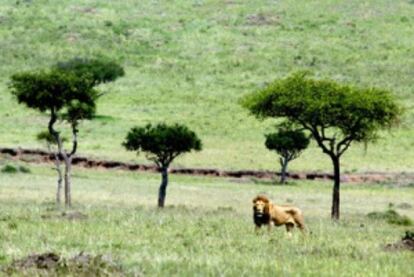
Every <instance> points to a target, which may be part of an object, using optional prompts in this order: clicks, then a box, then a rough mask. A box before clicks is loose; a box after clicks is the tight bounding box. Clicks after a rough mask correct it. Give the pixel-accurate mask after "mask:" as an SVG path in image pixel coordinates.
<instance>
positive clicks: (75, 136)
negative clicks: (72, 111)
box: [69, 121, 79, 157]
mask: <svg viewBox="0 0 414 277" xmlns="http://www.w3.org/2000/svg"><path fill="white" fill-rule="evenodd" d="M71 125H72V151H71V152H70V154H69V157H71V156H72V155H74V154H75V153H76V150H77V149H78V132H79V130H78V128H77V122H76V121H75V122H73V123H72V124H71Z"/></svg>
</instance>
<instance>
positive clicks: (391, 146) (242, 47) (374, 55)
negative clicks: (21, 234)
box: [0, 0, 414, 171]
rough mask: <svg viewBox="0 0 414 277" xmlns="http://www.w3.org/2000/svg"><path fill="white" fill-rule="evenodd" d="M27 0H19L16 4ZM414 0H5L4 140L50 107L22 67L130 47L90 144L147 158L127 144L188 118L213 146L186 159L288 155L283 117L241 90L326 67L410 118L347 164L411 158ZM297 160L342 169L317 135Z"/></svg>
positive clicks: (104, 153) (86, 136)
mask: <svg viewBox="0 0 414 277" xmlns="http://www.w3.org/2000/svg"><path fill="white" fill-rule="evenodd" d="M17 3H18V4H17ZM412 14H414V4H413V3H412V1H411V2H410V1H408V0H404V1H403V0H401V1H394V0H375V1H374V0H370V1H357V0H350V1H339V0H335V1H322V0H319V1H306V0H286V1H259V0H253V1H222V0H204V1H203V0H198V1H185V0H180V1H172V2H171V1H162V2H159V1H93V0H77V1H58V2H56V1H48V0H39V1H15V0H4V1H1V3H0V36H1V40H0V49H1V52H2V55H1V56H0V63H1V64H2V66H1V68H0V120H1V122H2V124H1V125H0V133H1V136H0V145H3V146H24V147H40V146H41V145H40V144H38V143H37V142H36V140H35V135H36V134H37V133H38V132H39V131H41V130H44V129H45V127H46V123H47V119H46V117H43V116H41V115H40V114H38V113H37V112H35V111H30V110H28V109H27V108H25V107H23V106H19V105H18V104H17V103H16V101H15V100H14V99H12V97H11V96H10V93H9V91H8V89H7V82H8V80H9V77H10V75H11V74H13V73H16V72H19V71H22V70H29V69H30V70H31V69H40V68H46V67H48V66H50V65H52V64H54V63H55V62H56V61H57V60H65V59H68V58H72V57H74V56H93V55H105V56H110V57H112V58H114V59H116V60H119V61H120V62H121V63H122V64H123V65H124V66H125V69H126V73H127V75H126V76H125V77H124V78H122V79H120V80H118V81H116V82H115V83H113V84H110V85H105V86H102V87H101V89H102V90H104V91H110V92H111V93H110V94H108V95H106V96H105V97H103V98H102V99H101V100H100V102H99V104H98V112H99V115H100V116H99V118H97V119H96V120H94V121H92V122H86V123H84V124H82V126H81V131H80V148H79V152H80V153H81V154H85V155H95V156H99V157H103V158H111V159H119V160H138V161H140V162H143V161H145V158H144V157H139V158H136V156H135V155H134V154H133V153H127V152H126V151H125V150H124V149H122V147H121V142H122V141H123V139H124V137H125V135H126V133H127V131H128V130H129V129H130V128H131V127H132V126H134V125H137V124H145V123H148V122H161V121H166V122H180V123H184V124H186V125H188V126H189V127H190V128H191V129H193V130H195V131H196V132H197V133H198V134H199V136H200V137H201V138H202V139H203V142H204V150H203V151H202V152H201V153H195V154H189V155H186V156H184V157H182V158H179V159H178V160H177V161H176V163H175V164H176V166H192V167H219V168H228V169H229V168H236V169H241V168H252V169H277V168H278V166H277V159H276V157H275V155H274V154H272V153H270V152H269V151H267V150H266V149H265V147H264V136H263V134H264V133H265V132H268V131H270V130H272V126H273V124H274V122H272V121H271V120H270V121H265V122H259V121H257V120H256V119H255V118H253V117H251V116H249V115H248V113H247V112H246V111H245V110H243V109H242V108H241V107H240V105H239V104H238V101H239V98H240V97H241V96H242V95H244V94H246V93H248V92H251V91H254V90H256V89H258V88H260V87H262V86H263V85H264V84H265V83H266V82H269V81H271V80H272V79H274V78H277V77H282V76H285V75H286V74H288V73H289V72H291V71H293V70H298V69H307V70H311V71H313V72H314V74H315V75H316V76H321V77H325V78H333V79H335V80H337V81H341V82H347V83H354V84H357V85H361V86H378V87H383V88H387V89H391V90H392V91H394V92H395V94H396V96H397V97H398V98H399V99H401V101H400V102H401V104H402V105H404V107H405V108H406V110H407V113H406V115H405V117H404V119H403V121H402V123H401V126H400V127H401V128H400V129H398V130H396V131H394V132H393V133H392V134H393V135H389V134H388V133H384V134H383V135H384V137H386V138H385V139H383V140H380V141H379V143H378V144H377V145H373V146H370V147H369V148H368V153H366V154H365V151H364V146H353V147H351V149H350V150H349V151H348V153H347V154H346V155H345V156H344V159H343V163H342V164H343V168H344V171H412V166H411V165H412V164H413V163H414V151H409V149H412V147H413V146H414V142H413V140H412V137H413V136H414V129H413V123H414V113H413V112H412V107H413V103H414V94H413V89H412V75H413V68H414V52H413V51H412V45H413V37H414V28H413V24H414V20H413V18H412ZM291 169H292V170H324V171H327V170H331V165H330V161H329V158H328V157H327V156H325V155H324V154H322V152H321V151H320V150H319V149H318V148H317V147H316V146H315V145H314V144H313V145H312V147H311V148H310V149H309V150H307V151H306V152H305V153H304V154H303V157H302V158H300V159H299V160H297V161H294V162H293V163H292V165H291Z"/></svg>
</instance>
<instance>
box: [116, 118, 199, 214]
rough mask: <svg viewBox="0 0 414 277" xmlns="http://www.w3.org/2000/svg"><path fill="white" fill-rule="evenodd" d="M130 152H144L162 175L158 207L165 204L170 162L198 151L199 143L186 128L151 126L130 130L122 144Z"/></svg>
mask: <svg viewBox="0 0 414 277" xmlns="http://www.w3.org/2000/svg"><path fill="white" fill-rule="evenodd" d="M123 146H124V147H125V148H126V149H127V150H130V151H137V152H138V154H139V152H144V153H145V154H146V156H147V158H148V160H150V161H153V162H154V163H155V164H156V165H157V167H158V169H159V171H161V174H162V181H161V185H160V188H159V191H158V207H160V208H162V207H164V204H165V196H166V193H167V185H168V168H169V166H170V164H171V162H172V161H173V160H174V159H175V158H176V157H178V156H179V155H181V154H184V153H186V152H190V151H192V150H195V151H200V150H201V148H202V145H201V141H200V139H199V138H198V137H197V135H196V134H195V133H194V132H193V131H191V130H189V129H188V128H187V127H186V126H183V125H179V124H175V125H172V126H168V125H166V124H158V125H155V126H152V125H151V124H148V125H146V126H145V127H135V128H132V129H131V130H130V131H129V132H128V134H127V136H126V139H125V141H124V143H123Z"/></svg>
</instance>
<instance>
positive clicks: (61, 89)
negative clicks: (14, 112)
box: [10, 70, 97, 207]
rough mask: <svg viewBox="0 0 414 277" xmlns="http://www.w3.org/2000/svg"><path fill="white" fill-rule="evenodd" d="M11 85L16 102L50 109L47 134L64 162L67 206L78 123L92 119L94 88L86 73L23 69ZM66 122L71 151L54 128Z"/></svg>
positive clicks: (67, 204)
mask: <svg viewBox="0 0 414 277" xmlns="http://www.w3.org/2000/svg"><path fill="white" fill-rule="evenodd" d="M10 88H11V91H12V94H13V95H14V96H16V98H17V100H18V102H19V103H24V104H26V105H27V106H28V107H29V108H33V109H36V110H39V111H41V112H49V124H48V131H49V134H50V135H51V136H52V137H53V138H54V139H55V142H56V144H57V149H58V153H59V155H60V156H61V157H63V161H64V163H65V172H64V183H65V204H66V206H68V207H70V206H71V203H72V200H71V166H72V159H73V155H74V154H75V153H76V151H77V147H78V139H77V137H78V132H79V130H78V125H79V122H80V121H81V120H83V119H91V118H92V117H93V115H94V113H95V100H96V98H97V91H96V90H94V89H93V82H92V81H91V80H90V79H88V78H87V77H86V76H77V75H75V74H73V73H68V72H62V71H58V70H51V71H39V72H25V73H19V74H15V75H13V76H12V77H11V84H10ZM59 119H60V120H64V121H66V122H67V123H69V126H70V127H71V131H72V147H71V150H70V151H66V150H65V149H64V148H63V141H62V138H61V136H60V132H58V131H56V130H55V123H56V122H57V121H58V120H59Z"/></svg>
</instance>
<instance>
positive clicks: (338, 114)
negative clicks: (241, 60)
mask: <svg viewBox="0 0 414 277" xmlns="http://www.w3.org/2000/svg"><path fill="white" fill-rule="evenodd" d="M243 105H244V107H246V108H247V109H249V110H250V112H251V113H253V114H254V115H256V116H257V117H259V118H266V117H273V118H284V119H285V120H287V122H288V123H289V124H292V125H297V126H300V127H301V128H303V129H305V130H308V131H309V132H310V133H311V134H312V137H313V138H314V139H315V141H316V142H317V144H318V146H319V147H320V148H321V149H322V151H323V153H325V154H327V155H328V156H329V157H330V158H331V160H332V164H333V168H334V186H333V194H332V195H333V197H332V210H331V216H332V218H333V219H336V220H338V219H339V204H340V194H339V191H340V180H341V179H340V158H341V156H342V155H343V154H344V153H345V151H346V150H347V149H348V148H349V147H350V145H351V143H352V142H354V141H355V142H365V143H367V142H370V141H374V140H375V139H376V138H377V134H378V131H379V130H381V129H383V128H389V127H392V126H394V125H395V124H396V123H397V122H398V119H399V117H400V114H401V108H400V107H399V105H398V104H397V103H396V101H395V99H394V98H393V97H392V95H391V93H390V92H389V91H387V90H383V89H376V88H357V87H353V86H348V85H341V84H338V83H336V82H334V81H330V80H316V79H311V78H308V77H307V76H306V74H304V73H296V74H293V75H291V76H289V77H288V78H285V79H281V80H276V81H274V82H273V83H271V84H270V85H268V86H267V87H266V88H264V89H262V90H260V91H258V92H255V93H253V94H251V95H248V96H247V97H246V98H244V100H243Z"/></svg>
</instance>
